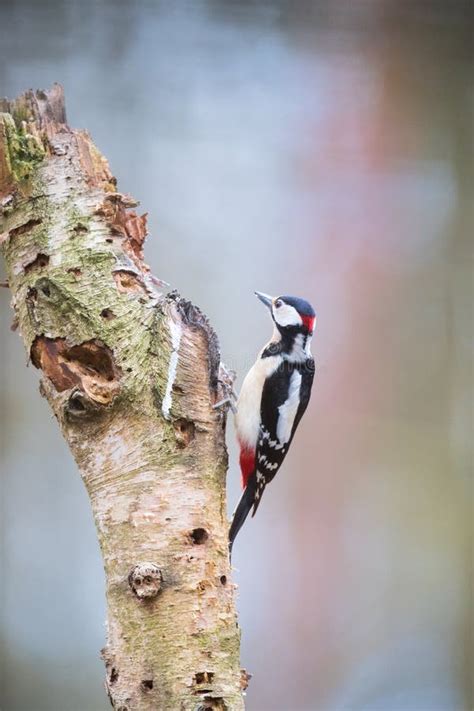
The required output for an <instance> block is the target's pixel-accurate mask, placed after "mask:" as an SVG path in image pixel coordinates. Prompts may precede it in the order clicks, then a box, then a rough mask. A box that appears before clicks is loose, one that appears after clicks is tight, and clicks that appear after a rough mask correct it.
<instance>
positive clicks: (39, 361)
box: [31, 336, 120, 404]
mask: <svg viewBox="0 0 474 711" xmlns="http://www.w3.org/2000/svg"><path fill="white" fill-rule="evenodd" d="M31 360H32V362H33V365H34V366H35V367H36V368H41V369H42V370H43V372H44V374H45V375H46V376H47V377H48V378H49V379H50V380H51V382H52V383H53V385H54V387H55V388H56V390H57V391H58V392H63V391H64V390H69V389H70V388H73V387H75V386H77V387H78V388H80V390H81V391H83V392H85V394H86V396H87V397H88V398H90V399H91V401H92V402H94V403H100V404H108V403H109V402H111V400H112V399H113V397H114V396H115V394H116V392H117V389H118V380H119V377H120V369H119V368H117V366H116V365H115V363H114V359H113V354H112V351H111V350H110V349H109V348H107V346H106V345H104V344H103V343H101V342H100V341H95V340H93V341H84V343H81V344H79V345H76V346H68V345H67V343H66V341H65V340H64V339H63V338H54V339H53V338H46V337H45V336H37V337H36V339H35V340H34V342H33V345H32V347H31ZM79 399H80V398H79Z"/></svg>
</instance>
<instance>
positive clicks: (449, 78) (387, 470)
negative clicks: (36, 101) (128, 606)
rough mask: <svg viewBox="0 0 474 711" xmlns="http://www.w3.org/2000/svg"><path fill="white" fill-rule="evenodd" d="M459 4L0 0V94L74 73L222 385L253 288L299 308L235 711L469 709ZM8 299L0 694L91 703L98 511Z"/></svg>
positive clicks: (466, 181) (250, 556) (466, 183)
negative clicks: (300, 340) (305, 334)
mask: <svg viewBox="0 0 474 711" xmlns="http://www.w3.org/2000/svg"><path fill="white" fill-rule="evenodd" d="M471 9H472V5H471V3H469V2H464V3H462V2H456V1H454V0H450V1H449V2H446V1H444V0H439V1H436V0H432V1H428V0H313V1H312V2H308V1H304V0H301V1H298V2H294V1H293V0H271V1H270V0H255V1H252V0H233V1H231V0H229V1H227V2H226V1H225V0H188V1H184V0H176V1H175V2H173V1H172V0H162V1H158V0H154V1H152V0H143V1H141V2H138V1H137V2H132V1H131V0H130V1H126V0H68V1H66V0H64V1H60V0H42V2H40V1H39V0H1V3H0V94H2V95H8V96H10V97H13V96H15V95H17V94H18V93H20V92H21V91H23V90H25V89H26V88H29V87H34V88H39V87H48V86H49V85H50V84H51V83H52V82H53V81H59V82H61V83H62V84H63V85H64V87H65V90H66V97H67V107H68V118H69V122H70V123H71V125H73V126H75V127H85V128H87V129H89V131H90V132H91V133H92V136H93V138H94V139H95V141H96V143H97V144H98V146H99V147H100V148H101V150H102V151H103V152H104V153H105V155H106V156H107V157H108V159H109V161H110V163H111V166H112V169H113V171H114V173H115V175H116V176H117V178H118V181H119V187H120V189H121V190H122V191H123V192H130V193H132V194H133V195H134V196H136V197H138V198H139V199H140V200H141V201H142V206H143V208H144V209H145V210H147V211H148V212H149V225H150V237H149V239H148V242H147V247H146V256H147V260H148V262H149V263H150V265H151V266H152V268H153V271H154V273H155V274H157V275H158V276H159V277H161V278H163V279H165V280H167V281H168V282H170V283H171V285H172V287H174V288H177V289H178V290H179V291H181V292H182V293H183V294H184V295H186V296H187V297H189V298H191V299H193V300H194V301H195V302H196V303H197V304H199V305H200V306H201V307H202V308H203V309H204V310H205V312H206V313H207V314H208V315H209V317H210V319H211V321H212V323H213V324H214V326H215V328H216V330H217V332H218V334H219V336H220V341H221V346H222V354H223V358H224V360H225V361H226V362H227V363H228V364H229V365H230V366H232V367H233V368H235V369H236V370H237V371H238V375H239V382H241V378H242V376H243V375H244V374H245V372H246V370H247V369H248V367H249V366H250V364H251V362H252V360H253V359H254V357H255V354H256V352H257V350H258V349H259V348H260V346H261V345H263V343H264V341H265V340H266V339H267V337H268V336H269V333H270V323H269V321H268V316H267V313H266V312H265V310H264V309H263V308H262V307H261V305H260V304H259V303H258V302H257V301H256V300H255V299H254V297H253V290H254V289H259V290H261V291H265V292H268V293H272V294H278V293H279V294H281V293H283V294H285V293H289V294H296V295H300V296H304V297H306V298H308V299H309V300H310V301H311V302H312V303H313V304H314V305H315V308H316V311H317V314H318V324H317V331H316V334H315V337H314V347H313V351H314V354H315V356H316V359H317V364H318V369H317V376H316V383H315V388H314V391H313V399H312V402H311V405H310V407H309V410H308V412H307V414H306V416H305V418H304V419H303V421H302V424H301V426H300V430H299V432H298V434H297V436H296V438H295V441H294V444H293V450H292V451H291V452H290V454H289V456H288V458H287V460H286V462H285V465H284V467H283V470H282V471H281V472H280V474H279V476H278V477H277V479H276V480H275V481H274V483H273V484H272V485H271V487H270V488H269V489H268V490H267V492H266V494H265V498H264V501H263V504H262V506H261V507H260V510H259V514H258V516H257V517H256V518H255V519H254V520H251V521H249V523H248V524H247V525H246V526H245V528H244V529H243V530H242V532H241V534H240V536H239V538H238V541H237V544H236V546H235V549H234V550H235V555H234V564H235V566H236V568H237V572H236V575H235V578H236V581H237V582H238V584H239V586H240V592H239V610H240V623H241V626H242V632H243V633H242V664H243V666H245V667H246V668H247V669H248V670H250V671H251V672H252V673H253V674H254V677H253V679H252V681H251V684H250V687H249V691H248V695H247V708H248V710H249V711H343V710H350V711H360V710H362V709H364V710H372V711H437V710H439V711H464V710H467V709H471V708H472V700H471V698H470V693H469V685H470V674H471V652H472V647H471V646H470V644H471V641H472V640H471V635H470V630H471V623H472V617H471V615H472V600H471V598H470V591H469V587H470V586H469V581H470V573H469V567H470V560H471V558H470V546H469V539H470V529H471V515H472V479H471V476H472V449H471V439H472V389H471V386H472V381H471V375H472V372H471V358H472V354H473V353H472V335H473V321H472V316H473V314H472V297H473V291H472V275H473V272H472V247H471V245H472V227H473V221H472V215H471V203H472V185H473V182H472V178H473V175H472V173H473V162H472V153H471V150H472V142H471V130H472V123H471V121H472V103H473V91H472V90H473V84H472V78H473V77H472V60H471V54H470V46H471V38H472V27H473V25H472V17H471V15H472V12H471ZM0 292H1V293H0V342H1V363H0V365H1V367H0V407H1V409H0V428H1V431H0V436H1V469H2V476H1V486H2V524H1V526H2V527H1V537H2V549H1V555H2V570H3V574H2V582H1V596H2V617H1V629H0V632H1V637H2V657H1V664H0V668H1V673H2V688H1V701H0V706H1V708H2V709H3V711H105V710H106V709H108V708H109V705H108V700H107V698H106V696H105V694H104V692H103V689H102V678H103V665H102V662H101V661H100V659H99V649H100V648H101V647H102V646H103V643H104V636H105V630H104V620H105V603H104V591H103V584H104V581H103V571H102V566H101V559H100V555H99V550H98V546H97V543H96V538H95V532H94V525H93V520H92V517H91V513H90V511H89V506H88V501H87V497H86V493H85V490H84V489H83V486H82V483H81V480H80V478H79V476H78V474H77V472H76V471H75V467H74V463H73V460H72V457H71V456H70V454H69V452H68V450H67V448H66V446H65V444H64V442H63V441H62V439H61V437H60V434H59V432H58V429H57V427H56V424H55V422H54V421H53V420H52V419H51V415H50V412H49V410H48V407H47V405H46V402H45V401H44V400H42V399H41V398H40V397H39V395H38V388H37V384H38V376H37V373H36V372H33V371H32V369H31V368H29V369H27V368H26V356H25V353H24V351H23V348H22V344H21V342H20V339H19V338H18V335H17V334H14V333H11V332H10V330H9V325H10V322H11V318H12V314H11V312H10V310H9V294H8V291H7V290H6V289H2V290H0ZM228 440H229V446H230V453H231V458H232V464H231V467H230V470H229V480H228V481H229V484H228V496H229V510H232V508H233V506H234V505H235V503H236V501H237V499H238V496H239V474H238V469H237V465H236V449H235V446H234V444H233V430H232V427H231V426H230V427H229V432H228Z"/></svg>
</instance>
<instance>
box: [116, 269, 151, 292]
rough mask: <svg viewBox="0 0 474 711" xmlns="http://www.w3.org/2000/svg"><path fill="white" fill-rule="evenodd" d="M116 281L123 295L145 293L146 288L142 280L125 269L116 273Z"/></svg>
mask: <svg viewBox="0 0 474 711" xmlns="http://www.w3.org/2000/svg"><path fill="white" fill-rule="evenodd" d="M114 280H115V283H116V285H117V290H118V291H120V293H122V294H128V293H135V294H137V293H139V294H143V292H144V291H145V287H144V286H143V283H142V282H141V281H140V279H139V278H138V277H137V276H136V275H135V274H133V273H132V272H127V271H126V270H125V269H119V270H117V271H116V272H114Z"/></svg>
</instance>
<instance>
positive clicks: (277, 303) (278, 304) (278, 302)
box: [275, 299, 282, 309]
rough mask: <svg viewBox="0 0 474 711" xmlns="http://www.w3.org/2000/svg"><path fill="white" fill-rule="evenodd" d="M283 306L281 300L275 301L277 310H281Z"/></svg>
mask: <svg viewBox="0 0 474 711" xmlns="http://www.w3.org/2000/svg"><path fill="white" fill-rule="evenodd" d="M281 305H282V302H281V301H280V299H277V300H276V301H275V308H276V309H279V308H280V306H281Z"/></svg>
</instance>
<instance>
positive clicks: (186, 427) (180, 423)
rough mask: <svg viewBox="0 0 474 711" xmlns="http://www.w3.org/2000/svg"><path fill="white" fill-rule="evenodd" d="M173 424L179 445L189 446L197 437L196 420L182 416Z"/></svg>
mask: <svg viewBox="0 0 474 711" xmlns="http://www.w3.org/2000/svg"><path fill="white" fill-rule="evenodd" d="M173 426H174V432H175V437H176V443H177V445H178V447H187V446H188V444H189V443H190V442H191V441H192V440H193V439H194V437H195V432H196V427H195V425H194V422H192V421H191V420H187V419H186V418H185V417H181V418H180V419H179V420H175V422H174V423H173Z"/></svg>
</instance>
